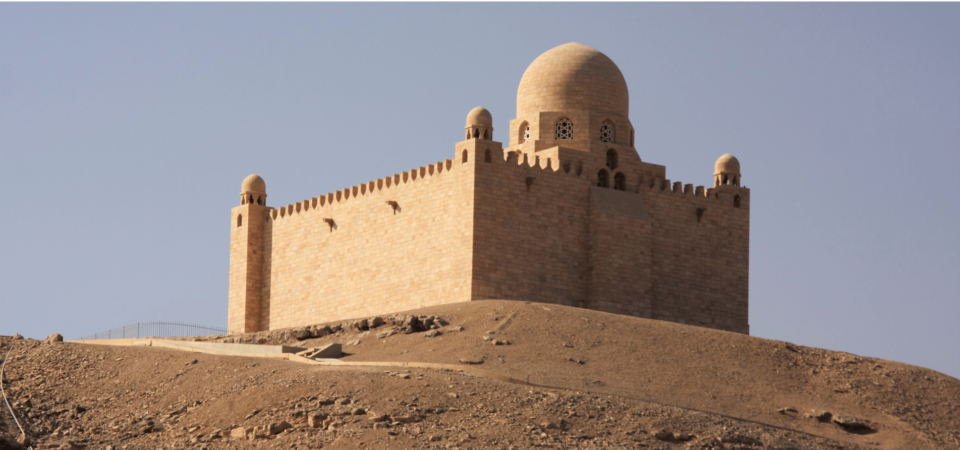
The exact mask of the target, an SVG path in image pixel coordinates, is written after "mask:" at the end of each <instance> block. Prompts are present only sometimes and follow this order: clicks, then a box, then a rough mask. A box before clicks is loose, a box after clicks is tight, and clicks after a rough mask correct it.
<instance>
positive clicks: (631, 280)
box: [229, 43, 750, 333]
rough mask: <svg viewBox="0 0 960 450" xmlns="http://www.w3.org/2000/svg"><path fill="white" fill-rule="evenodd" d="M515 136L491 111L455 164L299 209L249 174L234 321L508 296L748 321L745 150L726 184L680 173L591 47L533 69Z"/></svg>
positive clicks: (562, 52) (552, 53)
mask: <svg viewBox="0 0 960 450" xmlns="http://www.w3.org/2000/svg"><path fill="white" fill-rule="evenodd" d="M506 133H507V134H508V135H509V136H508V139H507V146H506V147H504V145H503V144H502V143H500V142H497V141H495V140H494V127H493V117H492V115H491V113H490V112H489V111H487V110H486V109H484V108H482V107H477V108H474V109H473V110H471V111H470V112H469V114H468V115H467V120H466V125H465V128H464V134H463V136H464V140H463V141H460V142H457V143H456V144H455V145H454V157H453V158H452V159H447V160H444V161H440V162H437V163H434V164H429V165H425V166H422V167H419V168H416V169H413V170H409V171H406V172H401V173H399V174H394V175H391V176H387V177H384V178H381V179H378V180H374V181H370V182H367V183H362V184H358V185H356V186H352V187H349V188H346V189H343V190H340V191H336V192H332V193H328V194H326V195H321V196H318V197H312V198H309V199H307V200H303V201H301V202H297V203H294V204H288V205H286V206H280V207H272V206H267V188H266V183H265V182H264V180H263V179H261V178H260V177H259V176H257V175H250V176H249V177H247V179H245V180H244V181H243V184H242V186H241V192H240V205H239V206H237V207H235V208H233V209H232V211H231V214H232V218H231V222H230V223H231V237H230V291H229V329H230V331H231V332H234V333H239V332H255V331H263V330H270V329H276V328H284V327H291V326H299V325H307V324H315V323H322V322H328V321H335V320H340V319H348V318H361V317H370V316H373V315H381V314H390V313H394V312H398V311H404V310H409V309H415V308H420V307H426V306H432V305H439V304H445V303H454V302H466V301H476V300H484V299H511V300H526V301H532V302H541V303H550V304H560V305H568V306H575V307H581V308H589V309H595V310H600V311H607V312H611V313H617V314H627V315H632V316H637V317H646V318H651V319H659V320H667V321H672V322H679V323H685V324H691V325H698V326H704V327H709V328H716V329H721V330H728V331H734V332H738V333H749V324H748V268H749V238H750V191H749V190H748V189H746V188H744V187H742V186H741V171H740V163H739V161H738V160H737V158H735V157H733V156H731V155H729V154H727V155H723V156H721V157H720V159H718V160H717V161H716V164H715V166H714V171H713V182H712V186H711V187H704V186H696V187H694V185H693V184H684V183H682V182H680V181H674V182H671V181H670V180H668V179H667V178H666V169H665V167H664V166H661V165H657V164H651V163H648V162H644V161H642V160H641V157H640V154H639V153H638V152H637V150H636V148H635V147H634V138H635V135H634V128H633V124H632V123H631V122H630V117H629V96H628V91H627V84H626V81H625V80H624V78H623V74H622V73H621V72H620V70H619V68H617V65H616V64H614V62H613V61H612V60H610V58H608V57H607V56H606V55H604V54H603V53H600V52H599V51H597V50H594V49H593V48H590V47H588V46H585V45H582V44H577V43H570V44H565V45H561V46H559V47H556V48H554V49H552V50H549V51H547V52H546V53H544V54H542V55H540V56H539V57H538V58H537V59H536V60H534V61H533V63H532V64H530V66H529V67H528V68H527V70H526V72H524V74H523V77H522V78H521V80H520V86H519V89H518V90H517V112H516V118H515V119H513V120H511V121H510V129H509V130H507V131H506ZM705 175H706V174H705Z"/></svg>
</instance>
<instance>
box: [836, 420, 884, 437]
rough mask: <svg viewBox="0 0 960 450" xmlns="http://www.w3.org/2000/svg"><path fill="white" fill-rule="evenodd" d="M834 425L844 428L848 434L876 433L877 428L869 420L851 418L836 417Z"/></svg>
mask: <svg viewBox="0 0 960 450" xmlns="http://www.w3.org/2000/svg"><path fill="white" fill-rule="evenodd" d="M833 423H835V424H837V425H839V426H840V428H843V430H844V431H846V432H848V433H856V434H869V433H876V432H877V428H876V427H875V426H874V425H873V424H872V423H870V422H869V421H867V420H864V419H860V418H857V417H850V416H836V417H834V418H833Z"/></svg>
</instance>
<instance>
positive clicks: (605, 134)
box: [600, 120, 616, 142]
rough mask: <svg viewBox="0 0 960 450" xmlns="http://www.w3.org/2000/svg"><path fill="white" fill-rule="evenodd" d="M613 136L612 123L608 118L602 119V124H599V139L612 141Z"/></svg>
mask: <svg viewBox="0 0 960 450" xmlns="http://www.w3.org/2000/svg"><path fill="white" fill-rule="evenodd" d="M615 138H616V136H615V135H614V129H613V124H612V123H610V121H608V120H605V121H603V125H600V140H601V141H603V142H613V140H614V139H615Z"/></svg>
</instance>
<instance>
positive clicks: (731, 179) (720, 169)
mask: <svg viewBox="0 0 960 450" xmlns="http://www.w3.org/2000/svg"><path fill="white" fill-rule="evenodd" d="M725 185H729V186H740V161H738V160H737V158H736V157H735V156H733V155H731V154H729V153H727V154H726V155H723V156H721V157H720V159H718V160H717V164H716V165H715V166H714V169H713V187H717V186H725Z"/></svg>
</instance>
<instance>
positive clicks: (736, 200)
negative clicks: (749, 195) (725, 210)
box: [733, 195, 740, 208]
mask: <svg viewBox="0 0 960 450" xmlns="http://www.w3.org/2000/svg"><path fill="white" fill-rule="evenodd" d="M733 207H734V208H739V207H740V196H739V195H736V196H734V197H733Z"/></svg>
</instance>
